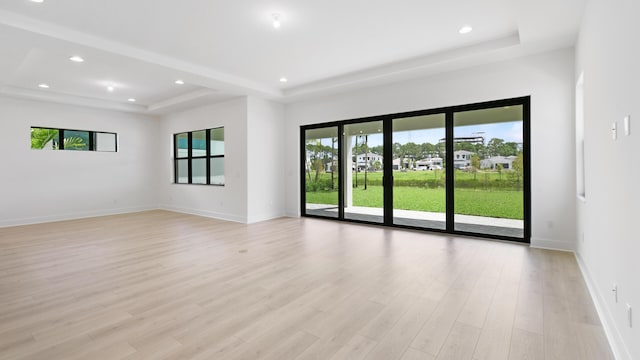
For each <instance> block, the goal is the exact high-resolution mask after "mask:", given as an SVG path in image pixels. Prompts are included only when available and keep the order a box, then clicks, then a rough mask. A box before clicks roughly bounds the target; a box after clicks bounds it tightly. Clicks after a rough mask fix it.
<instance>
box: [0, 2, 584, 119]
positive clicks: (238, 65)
mask: <svg viewBox="0 0 640 360" xmlns="http://www.w3.org/2000/svg"><path fill="white" fill-rule="evenodd" d="M585 2H586V0H563V1H556V0H553V1H552V0H456V1H451V0H403V1H400V2H398V1H395V2H392V1H388V0H367V1H365V0H351V1H344V0H323V1H317V0H295V1H294V0H275V1H259V0H182V1H158V0H155V1H154V0H136V1H131V0H44V2H42V3H35V2H32V1H30V0H0V49H2V50H0V51H1V52H2V56H0V92H1V93H4V94H6V95H11V96H19V97H26V98H34V99H39V100H44V101H55V102H63V103H71V104H77V105H85V106H93V107H100V108H108V109H116V110H122V111H131V112H139V113H152V114H154V113H167V112H171V111H176V110H179V109H182V108H187V107H190V106H195V105H198V104H203V103H210V102H215V101H221V100H224V99H228V98H232V97H237V96H243V95H255V96H261V97H265V98H268V99H272V100H275V101H280V102H291V101H296V100H299V99H304V98H308V97H312V96H320V95H325V94H328V93H333V92H338V91H344V90H348V89H355V88H361V87H365V86H372V85H378V84H382V83H389V82H394V81H400V80H404V79H407V78H412V77H416V76H425V75H429V74H433V73H438V72H443V71H450V70H455V69H459V68H463V67H469V66H474V65H478V64H482V63H487V62H492V61H499V60H502V59H509V58H514V57H519V56H524V55H528V54H533V53H537V52H542V51H548V50H552V49H556V48H562V47H567V46H571V45H573V44H574V43H575V40H576V35H577V31H578V28H579V24H580V20H581V16H582V11H583V8H584V3H585ZM274 13H278V14H280V21H281V26H280V28H277V29H276V28H274V27H273V26H272V21H273V19H272V14H274ZM464 25H470V26H472V27H473V31H472V32H470V33H468V34H459V33H458V30H459V29H460V28H461V27H462V26H464ZM73 55H79V56H81V57H83V58H84V59H85V61H84V62H83V63H74V62H71V61H70V60H69V57H70V56H73ZM282 77H286V78H287V79H288V81H287V82H286V83H285V82H280V78H282ZM178 79H180V80H183V81H184V82H185V84H183V85H177V84H175V81H176V80H178ZM42 83H46V84H48V85H49V88H48V89H41V88H39V87H38V85H39V84H42ZM107 86H113V87H114V91H113V92H109V91H107V89H106V87H107ZM128 99H135V102H131V101H128Z"/></svg>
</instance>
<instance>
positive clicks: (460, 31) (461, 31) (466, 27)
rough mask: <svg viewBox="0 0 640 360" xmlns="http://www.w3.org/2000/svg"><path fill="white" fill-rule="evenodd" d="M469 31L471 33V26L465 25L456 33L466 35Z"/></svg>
mask: <svg viewBox="0 0 640 360" xmlns="http://www.w3.org/2000/svg"><path fill="white" fill-rule="evenodd" d="M471 31H473V28H472V27H471V26H469V25H465V26H463V27H461V28H460V30H458V32H459V33H460V34H468V33H470V32H471Z"/></svg>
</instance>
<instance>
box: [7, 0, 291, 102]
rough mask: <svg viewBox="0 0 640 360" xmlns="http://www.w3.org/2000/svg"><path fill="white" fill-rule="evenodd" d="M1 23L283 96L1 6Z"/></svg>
mask: <svg viewBox="0 0 640 360" xmlns="http://www.w3.org/2000/svg"><path fill="white" fill-rule="evenodd" d="M0 24H3V25H6V26H9V27H13V28H16V29H21V30H24V31H28V32H32V33H35V34H39V35H43V36H46V37H51V38H56V39H59V40H64V41H67V42H70V43H74V44H78V45H81V46H85V47H90V48H94V49H98V50H102V51H106V52H110V53H113V54H117V55H120V56H124V57H128V58H131V59H136V60H139V61H144V62H147V63H150V64H155V65H158V66H162V67H165V68H168V69H172V70H175V71H176V72H180V73H183V74H188V75H191V76H193V77H196V78H198V77H200V78H203V79H201V80H204V81H202V83H203V84H201V85H203V86H206V85H207V84H205V83H213V84H215V86H216V87H219V88H220V89H224V90H226V91H229V92H243V93H246V92H249V93H253V94H260V95H264V96H268V97H280V96H282V92H281V91H280V90H279V89H277V88H275V87H267V86H264V85H262V84H259V83H256V82H254V81H251V80H248V79H245V78H242V77H239V76H234V75H230V74H226V73H222V72H219V71H216V70H214V69H211V68H208V67H204V66H201V65H196V64H193V63H190V62H186V61H183V60H179V59H176V58H173V57H169V56H165V55H161V54H157V53H154V52H150V51H146V50H142V49H139V48H136V47H132V46H129V45H126V44H122V43H119V42H115V41H111V40H107V39H104V38H101V37H97V36H93V35H89V34H86V33H83V32H80V31H76V30H73V29H69V28H66V27H63V26H58V25H55V24H51V23H48V22H44V21H40V20H36V19H33V18H29V17H26V16H22V15H19V14H16V13H13V12H10V11H6V10H1V9H0Z"/></svg>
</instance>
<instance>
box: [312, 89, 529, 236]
mask: <svg viewBox="0 0 640 360" xmlns="http://www.w3.org/2000/svg"><path fill="white" fill-rule="evenodd" d="M529 111H530V110H529V98H528V97H525V98H516V99H507V100H499V101H492V102H487V103H481V104H471V105H462V106H454V107H450V108H442V109H437V110H424V111H415V112H411V113H403V114H392V115H384V116H377V117H375V118H370V119H358V120H347V121H338V122H334V123H328V124H316V125H312V126H308V127H302V129H301V137H302V139H303V140H302V141H303V144H302V146H301V148H302V152H301V155H302V169H303V171H302V174H301V175H302V186H303V192H302V200H303V201H302V214H303V215H305V216H320V217H329V218H335V219H339V220H348V221H357V222H367V223H375V224H384V225H388V226H399V227H407V228H414V229H427V230H433V231H440V232H447V233H454V234H468V235H479V236H486V237H491V238H496V239H504V240H515V241H523V242H528V241H529V237H530V230H529V229H530V227H529V221H530V220H529V219H530V215H529V213H530V211H529V208H530V195H529V191H530V190H529V187H530V184H529V181H528V179H529V173H530V171H529V161H528V159H529V151H528V149H529V147H528V138H529V130H528V129H529Z"/></svg>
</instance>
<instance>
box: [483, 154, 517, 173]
mask: <svg viewBox="0 0 640 360" xmlns="http://www.w3.org/2000/svg"><path fill="white" fill-rule="evenodd" d="M515 159H516V157H515V156H492V157H490V158H487V159H482V160H480V168H482V169H492V170H495V169H496V166H497V165H498V164H500V165H502V168H503V169H504V170H511V169H513V161H514V160H515Z"/></svg>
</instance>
